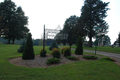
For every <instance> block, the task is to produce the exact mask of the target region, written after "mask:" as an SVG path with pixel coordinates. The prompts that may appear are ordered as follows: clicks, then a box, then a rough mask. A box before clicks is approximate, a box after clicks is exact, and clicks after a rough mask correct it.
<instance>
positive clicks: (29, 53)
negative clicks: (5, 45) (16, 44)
mask: <svg viewBox="0 0 120 80" xmlns="http://www.w3.org/2000/svg"><path fill="white" fill-rule="evenodd" d="M34 57H35V55H34V50H33V42H32V38H31V33H28V36H27V41H26V45H25V49H24V52H23V55H22V59H24V60H28V59H34Z"/></svg>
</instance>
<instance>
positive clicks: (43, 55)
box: [40, 49, 47, 57]
mask: <svg viewBox="0 0 120 80" xmlns="http://www.w3.org/2000/svg"><path fill="white" fill-rule="evenodd" d="M46 53H47V51H46V50H45V49H44V50H43V49H41V50H40V56H41V57H46Z"/></svg>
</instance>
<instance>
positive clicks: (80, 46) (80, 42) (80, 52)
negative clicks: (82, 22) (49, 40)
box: [75, 36, 83, 55]
mask: <svg viewBox="0 0 120 80" xmlns="http://www.w3.org/2000/svg"><path fill="white" fill-rule="evenodd" d="M75 54H77V55H83V40H82V37H81V36H79V37H78V41H77V48H76V49H75Z"/></svg>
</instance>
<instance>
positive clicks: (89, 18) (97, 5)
mask: <svg viewBox="0 0 120 80" xmlns="http://www.w3.org/2000/svg"><path fill="white" fill-rule="evenodd" d="M108 4H109V2H107V3H105V2H102V1H101V0H85V1H84V6H83V7H82V9H81V12H82V13H81V20H82V21H83V23H84V28H85V29H86V30H87V31H88V37H89V46H90V47H92V37H93V36H95V33H106V32H107V29H108V24H107V23H106V21H105V20H104V19H105V17H107V14H106V13H107V10H108V9H109V8H107V6H108ZM94 27H101V29H99V30H95V29H94Z"/></svg>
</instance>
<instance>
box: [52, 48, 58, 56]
mask: <svg viewBox="0 0 120 80" xmlns="http://www.w3.org/2000/svg"><path fill="white" fill-rule="evenodd" d="M52 55H53V58H60V50H59V49H58V48H53V49H52Z"/></svg>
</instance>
